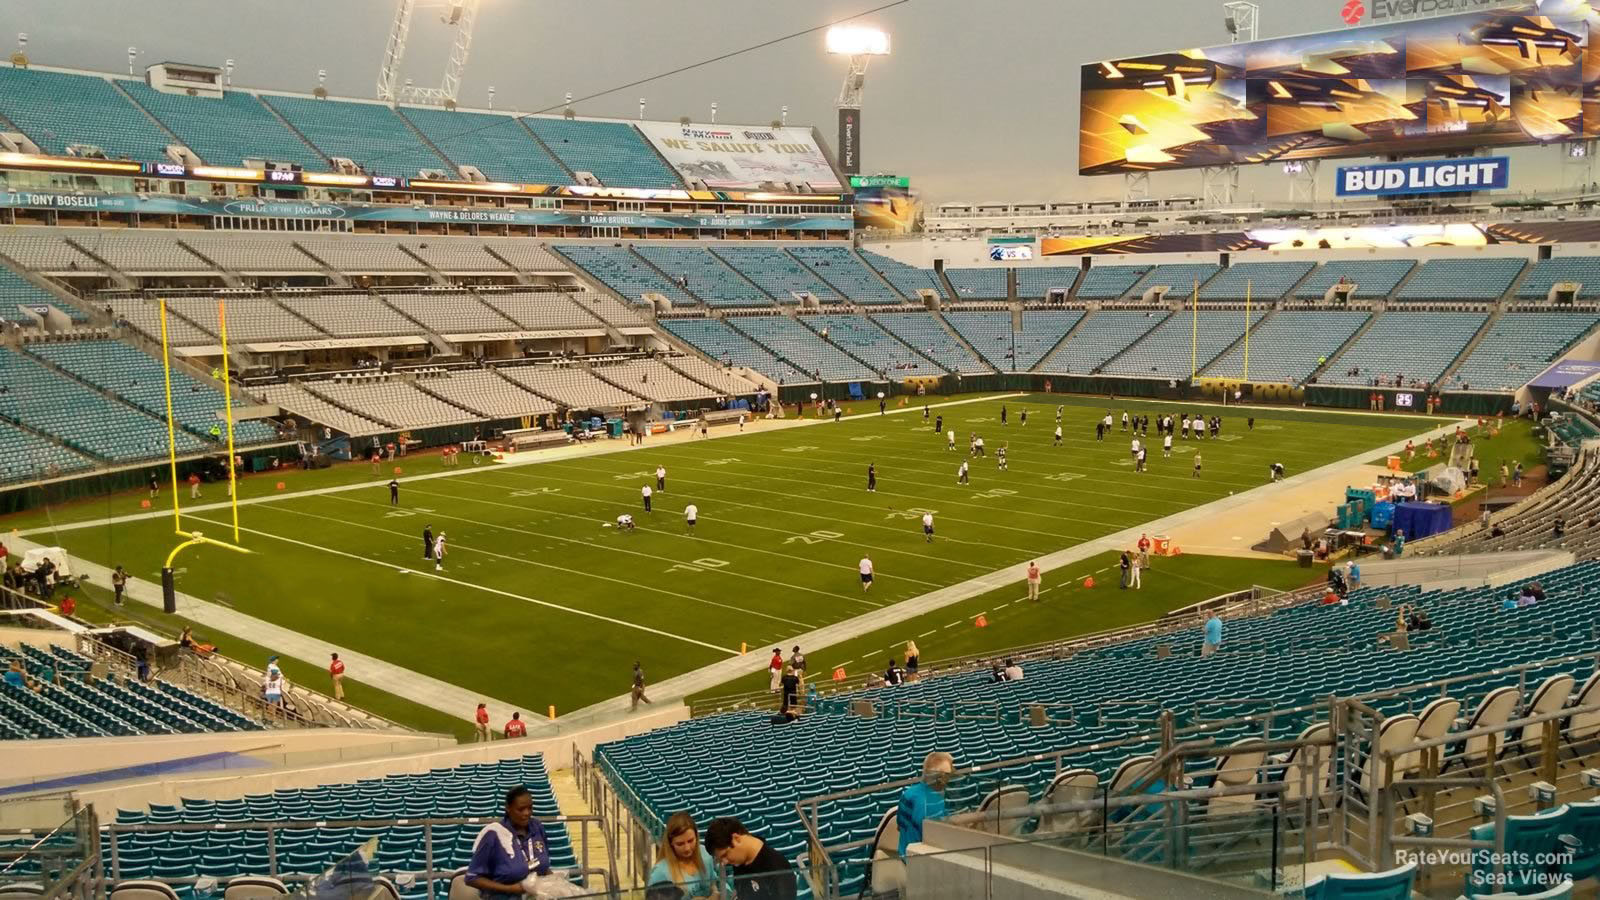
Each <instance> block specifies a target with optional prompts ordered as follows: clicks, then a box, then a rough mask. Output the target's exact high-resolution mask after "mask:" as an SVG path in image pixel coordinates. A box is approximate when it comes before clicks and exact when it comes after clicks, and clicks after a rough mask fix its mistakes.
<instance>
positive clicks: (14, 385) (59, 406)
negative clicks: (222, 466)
mask: <svg viewBox="0 0 1600 900" xmlns="http://www.w3.org/2000/svg"><path fill="white" fill-rule="evenodd" d="M0 384H4V385H6V386H7V387H8V388H10V390H7V391H5V392H3V393H0V416H3V417H4V418H7V419H10V420H11V421H13V422H18V423H20V424H22V425H25V426H27V427H28V428H31V429H33V430H34V431H38V432H41V433H43V434H47V435H49V436H51V437H53V438H56V439H58V440H60V441H61V442H62V443H64V444H66V445H67V446H68V447H71V448H72V449H74V450H78V451H80V452H83V453H87V454H90V455H92V456H97V457H100V458H101V459H105V460H110V461H112V462H131V461H133V460H137V459H149V458H153V457H159V456H165V455H166V454H167V426H166V423H165V422H162V421H158V420H157V419H156V418H155V417H153V416H148V415H145V414H144V413H142V412H139V411H138V410H136V409H133V408H132V407H129V406H125V405H123V404H121V403H118V402H116V401H115V400H112V399H110V398H109V397H106V396H105V395H104V394H101V393H100V392H98V391H96V390H94V389H93V388H89V387H86V386H84V385H82V384H79V383H78V382H76V381H73V380H72V379H70V378H68V377H66V376H65V375H61V374H58V373H56V372H53V371H51V370H50V369H47V368H45V367H44V366H43V365H42V364H40V363H38V362H36V361H34V360H33V359H30V358H29V357H27V356H24V355H23V354H21V353H18V352H16V351H14V350H9V349H5V348H0ZM176 437H177V441H176V444H177V450H178V452H179V453H195V452H198V451H200V450H203V449H205V445H204V444H203V443H202V442H201V441H200V440H199V439H198V438H196V437H194V436H193V435H190V434H189V433H187V432H184V431H179V432H178V433H177V435H176Z"/></svg>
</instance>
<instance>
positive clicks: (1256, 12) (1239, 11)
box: [1222, 0, 1261, 43]
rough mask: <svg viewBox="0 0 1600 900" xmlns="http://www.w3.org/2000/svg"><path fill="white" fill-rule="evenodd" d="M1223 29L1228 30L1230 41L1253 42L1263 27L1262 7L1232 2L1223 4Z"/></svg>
mask: <svg viewBox="0 0 1600 900" xmlns="http://www.w3.org/2000/svg"><path fill="white" fill-rule="evenodd" d="M1222 11H1223V19H1222V27H1224V28H1226V29H1228V40H1229V41H1230V42H1233V43H1238V42H1239V41H1253V40H1255V39H1256V31H1257V29H1259V28H1260V26H1261V7H1260V6H1259V5H1257V4H1255V3H1246V2H1242V0H1240V2H1231V3H1224V4H1222Z"/></svg>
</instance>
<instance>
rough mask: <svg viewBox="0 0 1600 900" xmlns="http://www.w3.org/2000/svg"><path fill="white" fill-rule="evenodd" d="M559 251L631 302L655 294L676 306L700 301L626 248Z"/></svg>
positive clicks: (564, 246) (588, 246)
mask: <svg viewBox="0 0 1600 900" xmlns="http://www.w3.org/2000/svg"><path fill="white" fill-rule="evenodd" d="M555 249H557V250H559V251H561V253H562V255H564V256H566V257H567V258H568V259H570V260H572V261H573V263H574V264H576V265H577V266H578V267H579V268H581V269H583V270H584V271H586V272H588V273H589V274H590V275H593V276H594V277H595V278H598V279H599V280H600V282H601V283H602V284H604V285H605V286H606V287H608V288H611V289H612V290H613V291H616V292H617V293H618V294H621V295H622V299H624V300H626V301H628V302H629V303H641V302H643V300H642V298H643V296H644V295H645V294H652V293H653V294H660V295H662V296H663V297H666V298H667V299H668V300H670V301H672V305H673V306H694V305H695V304H696V302H697V301H696V300H695V299H694V298H693V297H691V296H689V295H688V294H686V293H684V292H683V289H682V288H680V287H678V286H677V285H676V284H673V283H672V282H670V281H668V280H667V279H665V278H663V277H661V274H660V273H659V272H657V271H656V270H655V269H652V268H650V265H649V264H648V263H646V262H645V261H644V260H642V259H640V258H639V257H637V256H635V255H633V252H632V251H630V250H629V249H628V248H626V247H622V246H611V247H603V246H600V245H598V244H562V245H560V246H558V247H556V248H555Z"/></svg>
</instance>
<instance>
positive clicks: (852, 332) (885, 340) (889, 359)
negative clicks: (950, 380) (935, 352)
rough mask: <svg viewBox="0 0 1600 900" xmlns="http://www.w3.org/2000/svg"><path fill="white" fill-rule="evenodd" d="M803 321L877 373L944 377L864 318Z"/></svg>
mask: <svg viewBox="0 0 1600 900" xmlns="http://www.w3.org/2000/svg"><path fill="white" fill-rule="evenodd" d="M800 321H801V322H803V323H805V325H806V326H807V327H809V328H810V329H811V330H812V331H815V332H816V333H818V334H820V335H822V336H823V337H824V338H827V339H828V340H830V341H832V342H833V343H835V344H837V345H838V346H839V347H842V348H843V349H844V350H845V352H847V353H849V354H850V355H851V356H854V357H855V358H856V359H859V360H861V361H862V362H864V363H866V364H867V365H868V366H870V367H872V369H873V371H875V372H881V373H883V374H884V375H886V376H890V377H904V376H907V375H942V374H944V370H943V369H941V368H939V367H938V366H936V365H934V364H933V363H932V362H930V361H929V360H927V359H925V358H924V357H923V356H922V355H921V354H919V353H917V352H916V351H914V350H911V349H908V348H907V347H906V346H905V345H904V344H902V343H900V342H899V341H897V340H895V339H894V338H892V337H890V336H889V335H888V334H887V333H886V332H884V330H883V329H881V328H879V327H878V326H876V325H874V324H873V323H872V320H871V319H869V318H867V317H865V316H857V315H850V314H844V315H827V314H823V315H815V316H802V317H801V318H800Z"/></svg>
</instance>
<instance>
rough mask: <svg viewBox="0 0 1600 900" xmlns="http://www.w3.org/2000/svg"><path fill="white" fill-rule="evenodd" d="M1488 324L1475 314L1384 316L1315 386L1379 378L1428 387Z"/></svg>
mask: <svg viewBox="0 0 1600 900" xmlns="http://www.w3.org/2000/svg"><path fill="white" fill-rule="evenodd" d="M1488 318H1489V317H1488V316H1487V315H1486V314H1484V313H1479V312H1420V311H1411V310H1404V309H1402V310H1391V311H1388V312H1384V313H1382V314H1380V315H1379V316H1378V317H1377V319H1376V320H1375V321H1374V322H1373V323H1372V327H1371V328H1368V329H1367V331H1366V333H1365V334H1363V335H1361V337H1360V338H1357V339H1356V341H1355V342H1354V343H1352V344H1351V345H1350V346H1349V347H1347V348H1346V349H1345V351H1344V352H1343V353H1341V354H1339V356H1337V357H1336V358H1334V360H1333V361H1332V362H1331V363H1330V364H1329V366H1328V368H1327V369H1326V370H1324V371H1323V373H1322V374H1321V375H1320V376H1318V378H1317V381H1318V383H1320V384H1349V385H1369V384H1372V380H1373V379H1374V378H1375V377H1381V378H1383V379H1386V380H1387V382H1388V383H1390V384H1392V383H1393V379H1394V378H1395V377H1396V376H1401V377H1403V378H1404V379H1405V382H1406V384H1407V385H1410V384H1412V383H1414V382H1416V383H1429V382H1432V381H1434V380H1436V379H1437V378H1438V377H1439V376H1440V375H1441V374H1443V373H1444V370H1445V369H1446V368H1448V367H1449V366H1450V363H1451V362H1452V361H1454V360H1455V358H1456V357H1457V356H1460V355H1461V351H1462V350H1463V349H1465V348H1466V346H1467V344H1468V343H1469V342H1471V340H1472V337H1473V335H1475V334H1477V333H1478V329H1480V328H1482V327H1483V323H1484V322H1485V321H1486V320H1487V319H1488ZM1352 372H1353V373H1354V374H1352Z"/></svg>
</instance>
